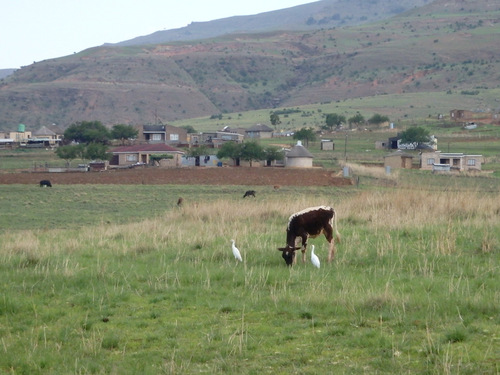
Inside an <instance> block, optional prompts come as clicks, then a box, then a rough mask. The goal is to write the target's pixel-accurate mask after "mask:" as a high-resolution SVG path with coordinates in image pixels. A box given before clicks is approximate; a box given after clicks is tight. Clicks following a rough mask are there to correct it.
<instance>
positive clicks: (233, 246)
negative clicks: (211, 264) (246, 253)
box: [231, 240, 243, 262]
mask: <svg viewBox="0 0 500 375" xmlns="http://www.w3.org/2000/svg"><path fill="white" fill-rule="evenodd" d="M231 248H232V249H233V255H234V258H235V259H237V260H239V261H240V262H243V259H242V258H241V254H240V251H239V250H238V248H237V247H236V246H235V245H234V240H231Z"/></svg>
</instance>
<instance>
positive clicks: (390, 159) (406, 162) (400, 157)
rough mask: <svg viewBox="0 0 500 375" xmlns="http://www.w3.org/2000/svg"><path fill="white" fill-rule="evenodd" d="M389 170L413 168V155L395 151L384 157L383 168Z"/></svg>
mask: <svg viewBox="0 0 500 375" xmlns="http://www.w3.org/2000/svg"><path fill="white" fill-rule="evenodd" d="M388 166H389V167H391V168H406V169H411V168H412V167H413V155H411V154H409V153H406V152H402V151H399V150H398V151H396V152H393V153H391V154H389V155H386V156H384V167H388Z"/></svg>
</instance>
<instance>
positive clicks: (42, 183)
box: [40, 180, 52, 187]
mask: <svg viewBox="0 0 500 375" xmlns="http://www.w3.org/2000/svg"><path fill="white" fill-rule="evenodd" d="M40 187H52V184H51V183H50V181H49V180H41V181H40Z"/></svg>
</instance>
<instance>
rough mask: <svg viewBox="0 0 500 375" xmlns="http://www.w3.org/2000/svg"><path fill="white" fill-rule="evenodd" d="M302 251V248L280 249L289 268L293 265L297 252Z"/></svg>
mask: <svg viewBox="0 0 500 375" xmlns="http://www.w3.org/2000/svg"><path fill="white" fill-rule="evenodd" d="M298 249H300V247H291V246H286V247H278V250H279V251H281V252H282V253H281V256H282V257H283V259H284V260H285V262H286V265H287V266H291V265H292V264H293V260H294V259H295V250H298Z"/></svg>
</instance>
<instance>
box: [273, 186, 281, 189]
mask: <svg viewBox="0 0 500 375" xmlns="http://www.w3.org/2000/svg"><path fill="white" fill-rule="evenodd" d="M280 188H281V186H280V185H274V188H273V189H274V190H279V189H280Z"/></svg>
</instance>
